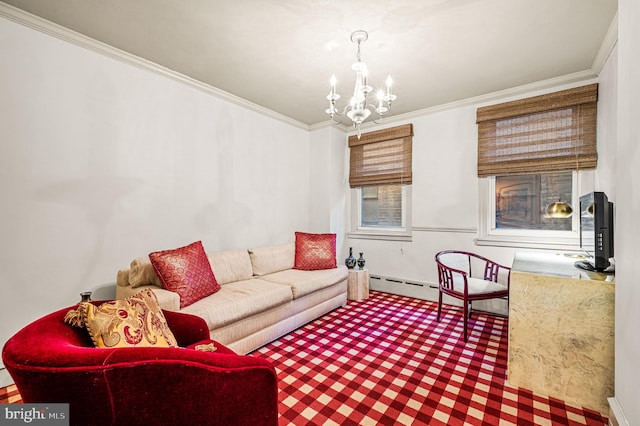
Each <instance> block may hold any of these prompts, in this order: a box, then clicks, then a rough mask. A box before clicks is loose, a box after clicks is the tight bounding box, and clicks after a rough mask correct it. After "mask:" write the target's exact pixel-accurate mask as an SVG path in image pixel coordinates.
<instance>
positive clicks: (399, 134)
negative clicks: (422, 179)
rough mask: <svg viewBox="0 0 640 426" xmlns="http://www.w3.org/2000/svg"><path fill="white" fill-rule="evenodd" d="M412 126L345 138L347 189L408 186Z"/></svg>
mask: <svg viewBox="0 0 640 426" xmlns="http://www.w3.org/2000/svg"><path fill="white" fill-rule="evenodd" d="M412 137H413V125H412V124H405V125H403V126H397V127H392V128H390V129H384V130H378V131H375V132H369V133H364V134H362V136H361V138H360V139H358V138H357V137H356V136H350V137H349V148H351V164H350V171H349V185H351V187H352V188H355V187H359V186H367V185H388V184H402V185H409V184H411V182H412V176H411V151H412V148H411V147H412V140H413V138H412Z"/></svg>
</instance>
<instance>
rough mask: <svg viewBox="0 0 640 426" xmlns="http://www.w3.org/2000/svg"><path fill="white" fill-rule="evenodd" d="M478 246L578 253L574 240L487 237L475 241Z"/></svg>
mask: <svg viewBox="0 0 640 426" xmlns="http://www.w3.org/2000/svg"><path fill="white" fill-rule="evenodd" d="M475 242H476V245H478V246H493V247H517V248H528V249H538V250H563V251H579V250H580V243H579V240H578V239H576V238H551V237H547V238H545V237H527V236H508V235H500V236H497V235H488V236H483V237H478V238H477V239H476V241H475Z"/></svg>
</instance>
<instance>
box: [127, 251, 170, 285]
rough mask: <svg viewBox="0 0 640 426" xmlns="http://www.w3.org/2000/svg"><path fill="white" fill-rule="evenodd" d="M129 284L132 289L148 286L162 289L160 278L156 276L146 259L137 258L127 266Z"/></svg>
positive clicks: (149, 261)
mask: <svg viewBox="0 0 640 426" xmlns="http://www.w3.org/2000/svg"><path fill="white" fill-rule="evenodd" d="M129 284H130V285H131V287H133V288H136V287H141V286H143V285H149V284H153V285H156V286H158V287H162V283H161V282H160V277H158V274H156V271H155V269H153V265H152V264H151V260H149V258H148V257H147V258H143V257H138V258H136V259H133V260H132V261H131V264H130V265H129Z"/></svg>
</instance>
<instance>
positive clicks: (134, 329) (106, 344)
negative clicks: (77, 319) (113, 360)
mask: <svg viewBox="0 0 640 426" xmlns="http://www.w3.org/2000/svg"><path fill="white" fill-rule="evenodd" d="M79 309H80V311H81V312H82V317H83V320H84V325H85V327H86V328H87V331H88V332H89V335H90V336H91V340H92V341H93V343H94V344H95V345H96V346H97V347H99V348H121V347H150V346H156V347H176V346H178V343H177V342H176V338H175V336H174V335H173V333H172V332H171V330H170V329H169V325H168V324H167V320H166V319H165V317H164V314H163V313H162V310H161V309H160V305H159V304H158V300H157V299H156V296H155V295H154V294H153V291H151V290H150V289H146V290H142V291H140V292H139V293H137V294H136V295H134V296H131V297H128V298H126V299H123V300H113V301H109V302H104V303H102V304H101V305H100V306H95V305H93V304H91V303H82V304H81V305H80V308H79Z"/></svg>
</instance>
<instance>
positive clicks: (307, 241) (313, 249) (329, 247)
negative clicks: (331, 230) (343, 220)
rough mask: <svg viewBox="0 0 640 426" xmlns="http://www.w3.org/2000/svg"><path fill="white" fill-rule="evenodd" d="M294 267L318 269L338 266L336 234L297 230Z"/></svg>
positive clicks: (308, 269)
mask: <svg viewBox="0 0 640 426" xmlns="http://www.w3.org/2000/svg"><path fill="white" fill-rule="evenodd" d="M294 263H295V264H294V266H293V267H294V269H302V270H307V271H311V270H316V269H332V268H337V267H338V265H337V264H336V234H305V233H304V232H296V257H295V262H294Z"/></svg>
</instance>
